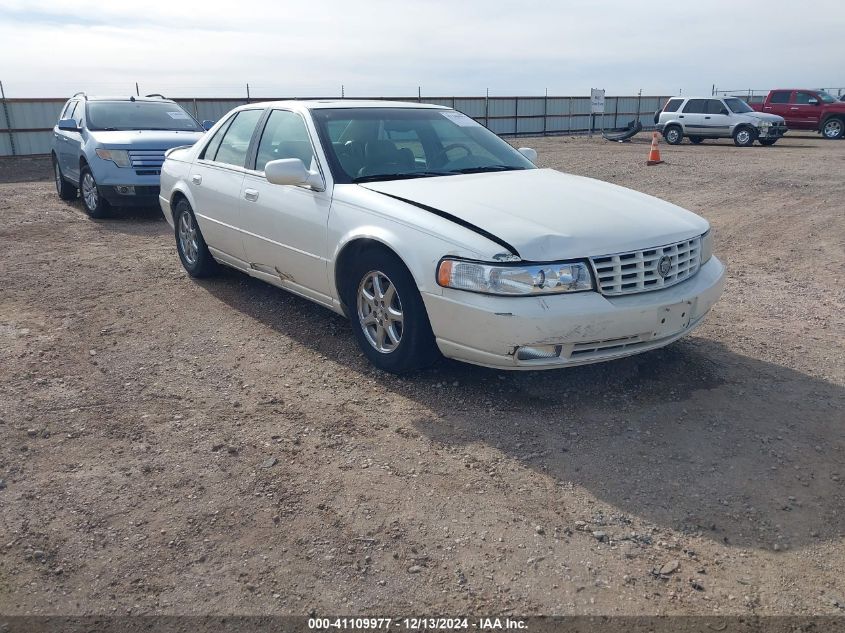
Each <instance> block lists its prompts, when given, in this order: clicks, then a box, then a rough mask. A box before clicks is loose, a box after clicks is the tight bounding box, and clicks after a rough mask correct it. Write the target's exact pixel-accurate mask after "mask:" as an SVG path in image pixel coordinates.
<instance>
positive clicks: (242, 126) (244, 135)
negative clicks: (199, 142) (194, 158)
mask: <svg viewBox="0 0 845 633" xmlns="http://www.w3.org/2000/svg"><path fill="white" fill-rule="evenodd" d="M262 114H264V111H263V110H242V111H241V112H238V114H237V115H235V120H234V121H232V123H231V124H230V125H229V129H227V130H226V133H225V134H224V135H223V139H222V140H221V141H220V146H219V147H218V148H217V151H216V153H215V154H214V157H213V158H212V157H210V156H209V154H208V153H207V152H206V154H205V158H210V159H211V160H213V161H215V162H217V163H225V164H226V165H234V166H235V167H243V166H244V165H245V164H246V154H247V152H248V151H249V143H250V141H251V140H252V135H253V133H254V132H255V126H256V125H257V124H258V120H259V119H260V118H261V115H262Z"/></svg>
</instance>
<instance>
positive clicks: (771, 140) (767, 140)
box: [760, 138, 778, 147]
mask: <svg viewBox="0 0 845 633" xmlns="http://www.w3.org/2000/svg"><path fill="white" fill-rule="evenodd" d="M777 142H778V140H777V139H776V138H761V139H760V145H765V146H766V147H771V146H772V145H774V144H775V143H777Z"/></svg>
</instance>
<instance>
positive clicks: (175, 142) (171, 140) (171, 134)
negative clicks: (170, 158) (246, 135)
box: [90, 130, 204, 149]
mask: <svg viewBox="0 0 845 633" xmlns="http://www.w3.org/2000/svg"><path fill="white" fill-rule="evenodd" d="M90 134H91V136H92V137H93V139H94V140H95V141H96V142H97V143H98V144H100V145H102V146H104V147H109V148H112V149H170V148H171V147H178V146H179V145H193V144H194V143H196V142H197V141H198V140H200V138H202V135H203V134H204V132H185V131H181V130H173V131H168V130H127V131H103V132H90Z"/></svg>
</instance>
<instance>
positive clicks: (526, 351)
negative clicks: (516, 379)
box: [516, 345, 562, 360]
mask: <svg viewBox="0 0 845 633" xmlns="http://www.w3.org/2000/svg"><path fill="white" fill-rule="evenodd" d="M561 349H562V346H560V345H532V346H531V347H520V348H518V349H517V350H516V358H517V360H539V359H541V358H558V357H560V350H561Z"/></svg>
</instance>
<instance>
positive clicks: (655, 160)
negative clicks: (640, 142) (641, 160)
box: [645, 132, 663, 165]
mask: <svg viewBox="0 0 845 633" xmlns="http://www.w3.org/2000/svg"><path fill="white" fill-rule="evenodd" d="M662 162H663V161H662V160H660V150H659V149H658V148H657V132H654V133H653V134H652V135H651V151H650V152H649V153H648V160H647V161H646V162H645V164H646V165H659V164H660V163H662Z"/></svg>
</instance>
